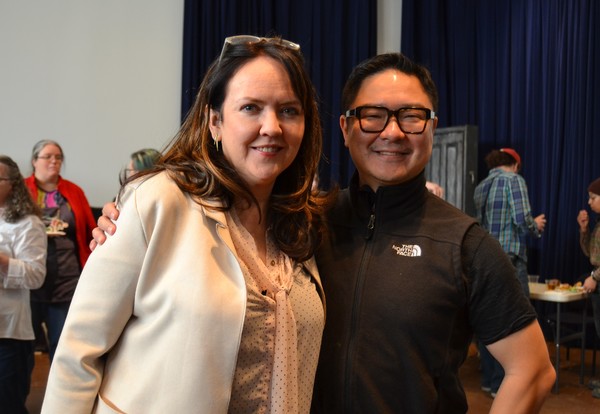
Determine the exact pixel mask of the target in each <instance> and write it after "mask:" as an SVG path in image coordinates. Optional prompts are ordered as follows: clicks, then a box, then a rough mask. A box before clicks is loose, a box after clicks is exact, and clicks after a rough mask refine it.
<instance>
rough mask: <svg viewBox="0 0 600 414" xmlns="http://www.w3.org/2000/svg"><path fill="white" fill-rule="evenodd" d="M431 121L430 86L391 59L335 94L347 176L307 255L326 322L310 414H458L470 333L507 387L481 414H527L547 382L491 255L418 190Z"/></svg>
mask: <svg viewBox="0 0 600 414" xmlns="http://www.w3.org/2000/svg"><path fill="white" fill-rule="evenodd" d="M386 108H387V109H386ZM436 108H437V91H436V88H435V85H434V84H433V81H432V80H431V77H430V75H429V72H428V71H427V70H426V69H425V68H423V67H420V66H418V65H416V64H414V63H413V62H411V61H410V60H408V59H407V58H406V57H404V56H403V55H401V54H386V55H379V56H376V57H374V58H371V59H368V60H367V61H365V62H363V63H361V64H359V65H358V66H357V67H356V68H355V69H354V71H353V72H352V74H351V75H350V77H349V79H348V81H347V83H346V86H345V88H344V91H343V95H342V109H343V110H344V111H345V112H344V114H343V115H342V116H341V117H340V127H341V129H342V132H343V135H344V142H345V145H346V147H348V149H349V151H350V154H351V156H352V160H353V161H354V164H355V165H356V168H357V174H355V175H354V177H353V179H352V182H351V185H350V188H349V189H347V190H344V191H342V192H341V193H340V195H339V197H338V202H337V204H336V206H335V207H334V209H333V211H332V212H331V214H330V220H329V225H330V238H329V239H328V240H326V242H325V243H324V245H323V247H322V248H321V249H320V250H319V252H318V254H317V263H318V265H319V271H320V274H321V275H322V279H323V286H324V289H325V295H326V297H327V322H326V326H325V332H324V336H323V345H322V348H321V357H320V360H319V367H318V369H317V379H316V384H315V394H314V395H313V410H314V411H315V412H323V413H332V412H339V413H342V412H344V413H350V412H357V413H358V412H361V413H376V412H377V413H383V412H390V413H392V412H394V413H454V412H456V413H464V412H466V411H467V406H466V400H465V396H464V393H463V391H462V387H461V385H460V382H459V378H458V369H459V367H460V365H461V364H462V363H463V361H464V359H465V358H466V355H467V350H468V346H469V343H470V341H471V335H472V333H475V334H476V335H477V336H478V337H479V338H480V339H481V340H482V341H484V343H485V344H486V345H487V346H488V348H489V350H490V351H491V352H492V354H493V355H494V356H495V357H496V358H497V359H498V360H499V361H500V362H501V364H502V365H503V366H504V368H505V370H506V373H507V374H506V378H505V380H504V382H503V384H502V387H501V388H500V390H499V392H498V395H497V398H496V399H495V400H494V403H493V408H492V411H496V412H511V413H521V412H522V413H525V412H527V413H531V412H536V411H538V410H539V408H540V406H541V404H542V402H543V400H544V398H545V396H546V395H547V393H548V392H549V390H550V388H551V386H552V384H553V381H554V379H555V373H554V370H553V368H552V365H551V363H550V359H549V356H548V351H547V346H546V343H545V341H544V338H543V335H542V333H541V330H540V327H539V325H538V323H537V321H536V315H535V312H534V310H533V309H532V308H531V305H530V304H529V301H528V299H527V298H526V297H525V296H524V295H523V294H522V292H521V288H520V286H519V284H518V282H517V280H516V278H515V276H514V269H513V267H512V266H511V264H510V262H509V261H508V259H507V258H506V255H504V254H503V252H502V249H501V248H500V246H499V245H498V243H497V242H496V241H495V240H494V239H493V238H492V237H490V236H489V235H488V234H487V233H486V232H485V231H484V230H483V229H481V228H480V227H479V226H478V225H477V224H476V223H475V221H474V220H472V219H471V218H470V217H468V216H466V215H465V214H463V213H462V212H460V211H459V210H457V209H455V208H454V207H452V206H451V205H449V204H447V203H445V202H444V201H442V200H441V199H439V198H438V197H435V196H433V195H431V194H430V193H429V192H428V191H427V189H426V187H425V177H424V169H425V166H426V164H427V162H428V161H429V159H430V157H431V151H432V143H433V135H434V130H435V127H436V125H437V118H435V115H434V112H433V111H435V110H436Z"/></svg>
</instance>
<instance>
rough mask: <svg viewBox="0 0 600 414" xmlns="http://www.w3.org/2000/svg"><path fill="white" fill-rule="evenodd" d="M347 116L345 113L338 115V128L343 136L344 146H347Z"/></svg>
mask: <svg viewBox="0 0 600 414" xmlns="http://www.w3.org/2000/svg"><path fill="white" fill-rule="evenodd" d="M348 127H349V126H348V118H347V117H346V115H340V129H341V130H342V135H343V136H344V146H345V147H346V148H348Z"/></svg>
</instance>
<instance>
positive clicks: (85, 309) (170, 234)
mask: <svg viewBox="0 0 600 414" xmlns="http://www.w3.org/2000/svg"><path fill="white" fill-rule="evenodd" d="M117 227H118V231H117V232H116V234H115V235H114V236H112V237H109V238H108V240H107V241H106V242H105V243H104V245H102V246H100V247H98V248H96V250H95V251H94V252H93V254H92V255H91V256H90V258H89V260H88V262H87V264H86V266H85V268H84V270H83V273H82V275H81V278H80V280H79V284H78V286H77V290H76V292H75V296H74V298H73V302H72V304H71V308H70V311H69V315H68V317H67V320H66V323H65V327H64V330H63V333H62V336H61V338H60V342H59V344H58V349H57V351H56V355H55V357H54V361H53V363H52V367H51V370H50V376H49V379H48V385H47V388H46V395H45V398H44V402H43V407H42V413H53V414H54V413H56V414H58V413H61V414H63V413H89V412H95V413H122V412H125V413H144V414H147V413H161V414H162V413H226V412H227V407H228V405H229V400H230V391H231V385H232V381H233V375H234V372H235V368H236V361H237V353H238V348H239V345H240V341H241V335H242V328H243V325H244V315H245V311H246V285H245V282H244V277H243V274H242V270H241V269H240V266H239V264H238V261H237V259H236V256H235V254H234V253H233V252H234V251H235V250H234V247H233V242H232V240H231V237H230V234H229V231H228V229H227V226H226V220H225V215H224V214H223V213H221V212H217V211H214V210H209V209H206V208H203V207H201V206H199V205H198V204H197V203H195V202H194V201H193V200H191V199H190V198H189V197H188V196H186V195H184V194H183V193H182V192H181V191H180V190H179V188H178V187H177V186H176V185H175V183H173V181H172V180H170V179H169V178H168V176H167V174H166V173H164V172H163V173H160V174H158V175H156V176H153V177H150V178H148V179H146V180H145V181H142V182H137V183H134V184H133V185H131V186H129V188H128V189H127V190H126V192H125V194H124V197H123V205H122V209H121V213H120V217H119V219H118V221H117ZM306 267H307V270H308V271H309V272H310V273H311V274H312V275H313V280H315V283H316V284H317V290H318V291H319V292H320V293H321V295H322V288H321V285H320V280H319V276H318V273H317V270H316V266H315V264H314V259H311V260H310V261H309V262H307V264H306Z"/></svg>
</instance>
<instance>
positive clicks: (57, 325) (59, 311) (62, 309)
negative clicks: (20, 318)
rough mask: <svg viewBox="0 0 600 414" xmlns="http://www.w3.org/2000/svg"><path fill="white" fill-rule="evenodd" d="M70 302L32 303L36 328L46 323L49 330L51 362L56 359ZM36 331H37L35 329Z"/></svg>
mask: <svg viewBox="0 0 600 414" xmlns="http://www.w3.org/2000/svg"><path fill="white" fill-rule="evenodd" d="M70 304H71V303H70V302H61V303H44V302H31V319H32V322H33V326H34V327H38V326H40V325H41V324H42V322H44V323H45V324H46V329H47V330H48V356H49V357H50V362H52V360H53V359H54V353H55V352H56V346H57V345H58V340H59V338H60V334H61V332H62V329H63V326H64V325H65V319H67V313H68V312H69V305H70ZM34 330H36V329H35V328H34Z"/></svg>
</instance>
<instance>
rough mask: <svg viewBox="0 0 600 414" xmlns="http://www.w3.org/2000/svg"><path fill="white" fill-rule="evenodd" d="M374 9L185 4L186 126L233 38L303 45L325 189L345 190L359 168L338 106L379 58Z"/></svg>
mask: <svg viewBox="0 0 600 414" xmlns="http://www.w3.org/2000/svg"><path fill="white" fill-rule="evenodd" d="M376 4H377V1H376V0H331V1H321V0H304V1H301V2H299V1H290V0H270V1H269V0H220V1H218V2H215V1H208V0H207V1H195V0H185V6H184V13H185V15H184V33H183V36H184V38H183V78H182V83H183V84H182V91H183V92H182V105H181V107H182V114H181V116H182V119H183V118H184V117H185V114H186V113H187V112H188V110H189V108H190V107H191V105H192V103H193V101H194V98H195V95H196V93H197V91H198V87H199V85H200V83H201V81H202V78H203V76H204V73H205V71H206V69H207V68H208V65H209V64H210V63H211V62H212V61H213V60H214V59H215V58H216V57H217V56H218V55H219V53H220V51H221V47H222V45H223V40H224V39H225V38H226V37H227V36H232V35H237V34H251V35H256V36H270V35H280V36H282V37H283V38H285V39H289V40H291V41H293V42H296V43H299V44H300V46H301V49H302V53H303V54H304V58H305V60H306V66H307V69H308V72H309V74H310V76H311V78H312V80H313V83H314V85H315V88H316V90H317V92H318V95H319V97H320V100H321V102H320V103H319V104H320V105H319V106H320V110H321V119H322V123H323V134H324V160H323V162H322V163H321V171H320V178H321V184H322V185H323V186H324V187H325V188H327V187H328V183H329V182H330V180H334V181H335V182H338V183H340V184H341V185H342V186H345V184H346V183H347V181H348V179H349V176H350V174H351V173H352V171H353V170H354V167H353V165H352V163H351V161H350V156H349V154H348V151H347V150H346V148H345V147H344V144H343V139H342V135H341V132H340V130H339V122H338V118H339V115H340V113H341V110H340V103H339V101H340V96H341V93H342V87H343V85H344V82H345V80H346V78H347V77H348V75H349V74H350V70H351V69H352V68H353V67H354V66H355V65H356V64H357V63H358V62H360V61H362V60H364V59H366V58H367V57H369V56H372V55H374V54H375V53H376V37H377V36H376V33H377V30H376V29H377V28H376V25H377V8H376Z"/></svg>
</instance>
